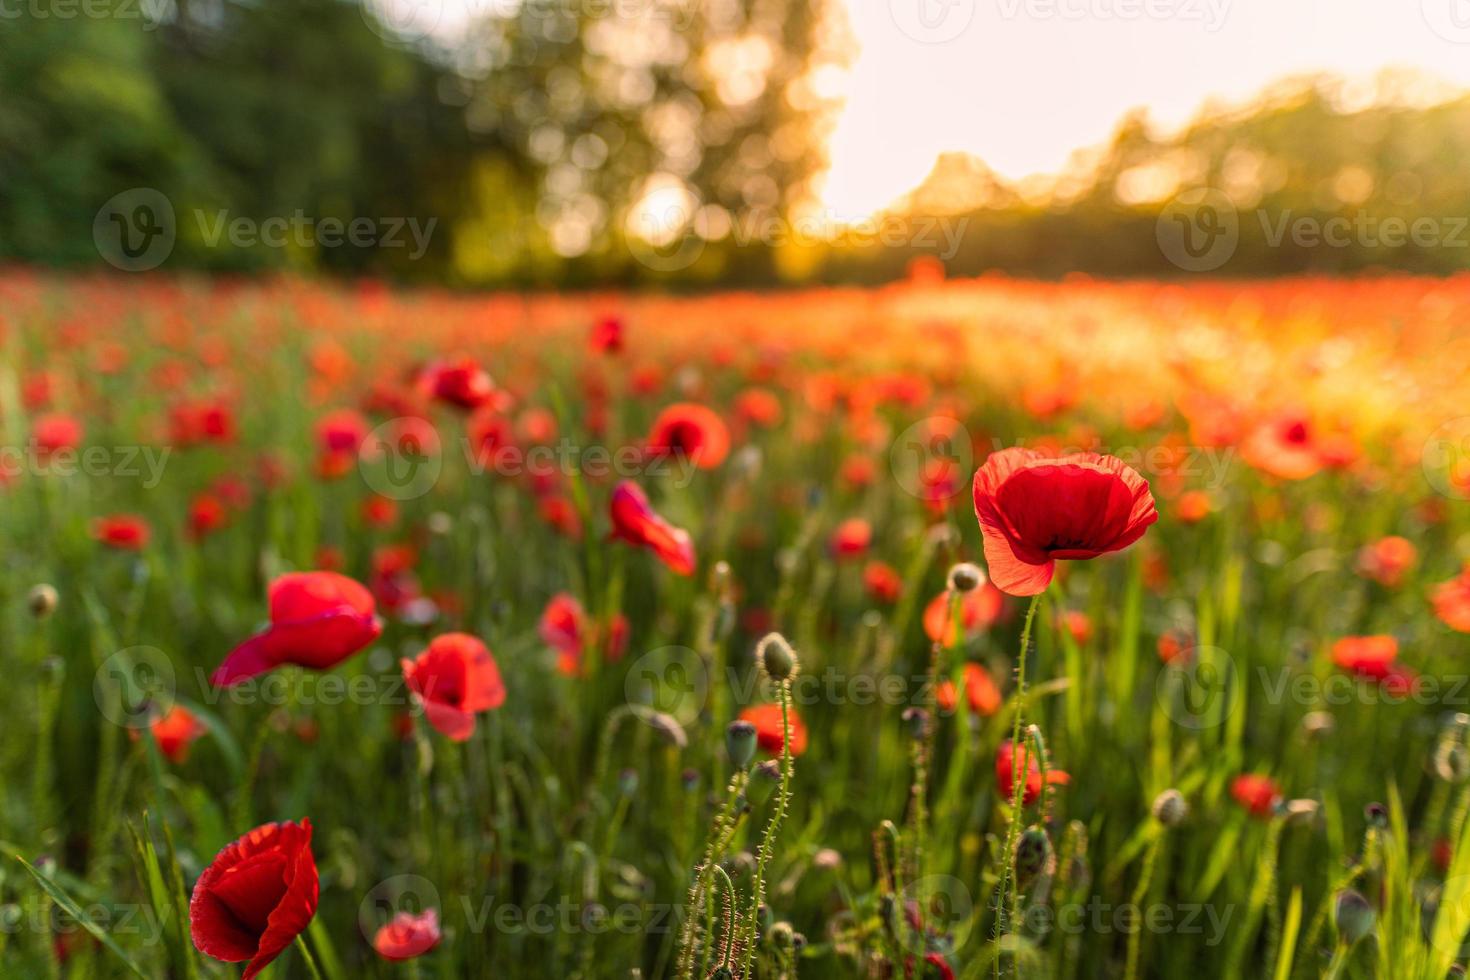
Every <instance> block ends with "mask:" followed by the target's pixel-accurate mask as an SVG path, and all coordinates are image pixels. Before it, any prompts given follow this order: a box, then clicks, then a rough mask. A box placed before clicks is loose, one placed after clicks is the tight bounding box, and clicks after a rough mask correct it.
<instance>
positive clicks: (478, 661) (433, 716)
mask: <svg viewBox="0 0 1470 980" xmlns="http://www.w3.org/2000/svg"><path fill="white" fill-rule="evenodd" d="M402 664H403V679H404V680H405V681H406V682H407V683H408V689H409V690H410V691H412V692H413V693H414V695H415V696H417V698H418V699H419V700H420V701H422V702H423V704H424V710H425V713H426V714H427V715H428V718H429V724H431V725H433V726H434V727H435V728H437V729H438V730H439V731H440V732H441V733H443V734H444V735H445V736H447V737H449V738H451V739H453V740H454V741H456V742H463V741H465V740H466V739H468V738H469V737H470V736H471V735H472V734H474V731H475V713H476V712H480V711H491V710H493V709H495V708H498V707H500V706H501V705H502V704H504V703H505V685H504V684H503V683H502V682H501V680H500V668H499V667H497V666H496V664H495V658H494V657H493V656H491V655H490V650H489V648H488V647H486V646H485V644H484V643H481V642H480V640H479V639H478V638H476V637H473V636H470V635H469V634H468V633H445V634H444V635H443V636H436V637H434V639H433V640H431V641H429V646H428V648H427V649H425V650H424V652H423V653H421V654H419V655H418V657H417V658H416V659H414V660H408V659H405V660H403V661H402Z"/></svg>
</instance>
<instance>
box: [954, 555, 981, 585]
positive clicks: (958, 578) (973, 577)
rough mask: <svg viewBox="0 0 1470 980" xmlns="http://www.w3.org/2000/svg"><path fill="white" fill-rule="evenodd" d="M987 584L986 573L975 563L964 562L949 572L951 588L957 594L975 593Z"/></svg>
mask: <svg viewBox="0 0 1470 980" xmlns="http://www.w3.org/2000/svg"><path fill="white" fill-rule="evenodd" d="M984 584H985V573H984V572H982V571H981V570H980V566H979V565H976V564H975V563H974V562H968V561H962V562H960V563H959V564H958V565H955V566H954V567H953V568H951V569H950V570H949V587H950V588H951V589H953V590H954V591H956V592H973V591H975V590H976V589H978V588H980V586H982V585H984Z"/></svg>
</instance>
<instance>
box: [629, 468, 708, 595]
mask: <svg viewBox="0 0 1470 980" xmlns="http://www.w3.org/2000/svg"><path fill="white" fill-rule="evenodd" d="M610 510H611V513H612V524H613V532H612V534H613V537H615V538H620V539H621V540H623V541H626V542H627V543H629V544H631V545H634V546H636V547H640V548H649V549H651V550H652V551H653V553H654V554H655V555H657V556H658V557H659V560H660V561H662V562H663V563H664V564H665V565H667V566H669V568H670V570H672V571H673V572H675V573H677V574H679V575H693V574H694V542H693V541H692V540H690V538H689V532H688V531H686V530H684V529H683V528H679V527H674V525H672V524H670V523H669V522H668V521H666V520H664V519H663V518H662V517H660V516H659V515H658V514H656V513H654V511H653V508H652V507H651V506H650V505H649V503H648V496H647V495H646V494H644V492H643V489H642V488H641V487H639V486H638V484H636V483H634V482H633V481H632V480H624V481H623V482H621V483H619V484H618V485H617V486H616V487H614V488H613V492H612V502H611V505H610Z"/></svg>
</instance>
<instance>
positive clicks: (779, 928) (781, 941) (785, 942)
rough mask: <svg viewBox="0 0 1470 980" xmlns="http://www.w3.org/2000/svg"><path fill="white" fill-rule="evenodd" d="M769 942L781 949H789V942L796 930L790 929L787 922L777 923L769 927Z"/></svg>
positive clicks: (789, 924)
mask: <svg viewBox="0 0 1470 980" xmlns="http://www.w3.org/2000/svg"><path fill="white" fill-rule="evenodd" d="M770 935H771V942H772V944H774V945H775V946H777V947H779V948H781V949H790V948H791V941H792V939H794V938H795V936H796V930H795V929H793V928H791V923H789V922H778V923H776V924H775V925H773V926H771V934H770Z"/></svg>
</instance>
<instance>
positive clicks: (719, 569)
mask: <svg viewBox="0 0 1470 980" xmlns="http://www.w3.org/2000/svg"><path fill="white" fill-rule="evenodd" d="M729 585H730V563H729V562H727V561H717V562H715V566H714V568H711V569H710V573H709V590H710V591H711V592H713V593H715V594H717V595H718V594H719V593H721V592H724V591H725V589H727V588H728V587H729Z"/></svg>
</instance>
